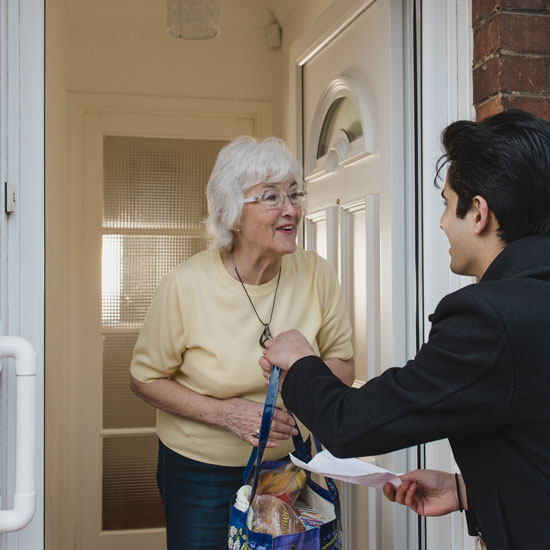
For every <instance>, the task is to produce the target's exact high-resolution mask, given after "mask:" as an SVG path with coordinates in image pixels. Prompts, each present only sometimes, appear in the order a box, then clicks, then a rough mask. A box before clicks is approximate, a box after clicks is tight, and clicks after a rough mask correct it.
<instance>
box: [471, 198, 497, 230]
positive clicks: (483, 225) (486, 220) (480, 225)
mask: <svg viewBox="0 0 550 550" xmlns="http://www.w3.org/2000/svg"><path fill="white" fill-rule="evenodd" d="M472 209H473V212H474V233H475V234H476V235H481V234H482V233H483V232H484V231H485V230H486V229H487V227H488V226H490V225H491V222H492V220H493V218H494V215H493V213H492V212H491V210H490V208H489V205H488V204H487V201H486V200H485V198H484V197H482V196H481V195H476V196H475V197H474V198H473V199H472Z"/></svg>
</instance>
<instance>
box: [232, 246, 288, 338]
mask: <svg viewBox="0 0 550 550" xmlns="http://www.w3.org/2000/svg"><path fill="white" fill-rule="evenodd" d="M231 261H232V262H233V268H234V269H235V274H236V275H237V278H238V279H239V281H240V283H241V285H242V287H243V290H244V292H245V294H246V297H247V298H248V301H249V302H250V305H251V306H252V309H253V310H254V313H255V314H256V317H257V318H258V321H260V323H261V324H262V325H263V327H264V330H263V331H262V334H261V336H260V346H262V348H265V342H266V340H271V339H272V338H273V336H271V331H270V330H269V324H270V323H271V319H273V310H274V309H275V300H276V299H277V290H279V281H280V280H281V268H282V266H281V267H280V268H279V275H278V276H277V286H276V287H275V294H274V295H273V305H272V306H271V314H270V316H269V321H268V322H267V323H265V322H264V321H262V319H261V318H260V316H259V315H258V312H257V311H256V308H255V307H254V302H252V298H251V297H250V294H248V291H247V290H246V287H245V286H244V283H243V280H242V279H241V276H240V275H239V270H238V269H237V264H235V258H234V257H233V251H232V252H231Z"/></svg>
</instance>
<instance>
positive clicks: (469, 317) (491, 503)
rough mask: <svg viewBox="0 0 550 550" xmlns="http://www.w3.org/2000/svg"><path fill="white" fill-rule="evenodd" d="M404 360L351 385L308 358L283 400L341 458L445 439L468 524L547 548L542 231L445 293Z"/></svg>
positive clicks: (548, 256) (548, 317)
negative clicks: (462, 485) (476, 278)
mask: <svg viewBox="0 0 550 550" xmlns="http://www.w3.org/2000/svg"><path fill="white" fill-rule="evenodd" d="M430 320H431V322H432V329H431V331H430V336H429V339H428V342H427V343H426V344H424V345H423V346H422V347H421V349H420V350H419V352H418V354H417V355H416V357H415V358H414V359H413V360H411V361H409V362H408V363H407V364H406V365H405V366H404V367H403V368H390V369H388V370H386V371H385V372H384V373H383V374H382V375H381V376H378V377H377V378H374V379H372V380H370V381H369V382H367V383H366V384H365V385H364V386H363V387H362V388H359V389H353V388H349V387H348V386H346V385H345V384H343V383H342V382H341V381H340V380H338V379H337V378H336V377H335V376H334V375H333V374H332V373H331V372H330V370H329V369H328V368H327V367H326V366H325V365H324V363H323V362H322V361H321V360H320V359H319V358H317V357H313V356H312V357H305V358H303V359H301V360H299V361H297V362H296V364H295V365H294V366H293V368H291V369H290V371H289V372H288V373H287V375H286V378H285V381H284V384H283V387H282V395H283V399H284V401H285V404H286V406H287V407H288V408H289V409H290V410H291V411H293V412H294V413H295V414H296V415H297V416H298V417H299V418H300V419H301V420H302V421H303V422H304V424H305V425H306V426H307V427H308V428H309V429H310V430H311V431H312V432H313V433H315V434H316V435H317V437H318V438H319V439H320V440H321V442H322V443H323V444H324V445H325V446H326V447H327V448H328V449H329V450H330V451H331V452H332V453H333V454H334V455H335V456H338V457H353V456H364V455H376V454H382V453H387V452H390V451H395V450H397V449H401V448H405V447H409V446H412V445H417V444H420V443H426V442H428V441H434V440H438V439H443V438H448V439H449V442H450V444H451V446H452V449H453V454H454V456H455V460H456V462H457V464H458V466H459V467H460V470H461V472H462V474H463V476H464V480H465V482H466V487H467V494H468V506H469V513H468V520H469V521H468V523H469V527H470V533H471V534H476V533H477V531H478V530H479V531H480V532H481V534H482V536H483V539H484V541H485V543H486V544H487V546H488V548H489V550H508V549H525V550H543V549H544V550H548V548H550V237H548V236H532V237H526V238H524V239H519V240H517V241H514V242H513V243H511V244H509V245H508V246H507V247H506V248H505V249H504V250H503V251H502V252H501V253H500V254H499V256H498V257H497V258H496V259H495V260H494V262H493V263H492V264H491V265H490V266H489V268H488V270H487V271H486V273H485V275H484V276H483V278H482V279H481V281H480V283H479V284H474V285H470V286H467V287H465V288H462V289H460V290H458V291H456V292H453V293H452V294H449V295H448V296H446V297H445V298H444V299H443V300H441V302H440V303H439V305H438V306H437V308H436V310H435V312H434V314H433V315H432V316H431V318H430Z"/></svg>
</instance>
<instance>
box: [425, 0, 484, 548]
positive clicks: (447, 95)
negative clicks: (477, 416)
mask: <svg viewBox="0 0 550 550" xmlns="http://www.w3.org/2000/svg"><path fill="white" fill-rule="evenodd" d="M417 3H418V2H417ZM421 4H422V7H421V10H422V14H421V21H422V30H421V43H420V45H421V50H422V61H421V65H422V67H421V73H422V79H421V80H422V84H421V93H420V95H421V98H420V112H419V113H418V114H419V115H420V117H419V119H420V120H421V121H422V126H421V129H420V131H421V136H422V158H421V174H422V183H421V185H422V191H421V193H422V206H421V209H422V229H423V238H422V242H423V250H422V258H423V284H422V296H423V312H422V313H423V319H422V320H421V325H422V326H423V330H424V335H423V336H424V340H426V339H427V337H428V333H429V329H430V323H429V322H428V315H429V314H430V313H432V312H433V311H434V309H435V307H436V305H437V303H438V302H439V300H440V299H441V298H442V297H443V296H444V295H446V294H448V293H449V292H452V291H454V290H456V289H458V288H460V287H461V286H464V285H465V284H470V283H471V282H472V279H471V278H467V277H458V276H457V275H454V274H453V273H451V271H450V269H449V254H448V248H449V245H448V242H447V238H446V237H445V235H444V234H443V232H442V231H439V230H438V229H437V228H438V227H439V218H440V216H441V213H442V203H441V199H440V194H439V192H438V191H437V190H436V189H434V186H433V177H434V172H435V170H434V168H435V162H436V160H437V158H438V157H439V156H440V155H441V152H442V150H441V143H440V135H441V131H442V130H443V129H444V128H445V127H446V126H447V125H448V124H450V123H451V122H453V121H455V120H459V119H469V120H474V119H475V110H474V107H473V100H472V48H473V47H472V42H473V35H472V25H471V21H472V15H471V2H470V1H464V0H422V2H421ZM424 454H425V463H424V465H423V467H425V468H431V469H439V470H445V471H458V469H457V468H456V464H455V462H454V460H453V456H452V452H451V449H450V446H449V444H448V442H447V441H446V440H445V441H441V442H436V443H430V444H428V445H426V446H425V450H424ZM425 523H426V530H425V535H426V539H425V541H426V548H427V550H432V549H438V548H449V549H450V550H473V549H474V548H475V547H476V546H475V545H476V542H475V539H474V538H473V537H470V536H469V535H468V534H467V528H466V520H465V518H464V514H450V515H447V516H443V517H441V518H429V519H427V520H426V522H425Z"/></svg>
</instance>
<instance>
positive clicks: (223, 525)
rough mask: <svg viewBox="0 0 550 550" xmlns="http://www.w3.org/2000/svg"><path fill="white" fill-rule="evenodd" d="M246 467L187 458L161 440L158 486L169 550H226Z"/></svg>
mask: <svg viewBox="0 0 550 550" xmlns="http://www.w3.org/2000/svg"><path fill="white" fill-rule="evenodd" d="M243 473H244V468H243V467H240V466H239V467H231V466H216V465H214V464H205V463H203V462H197V461H195V460H191V459H189V458H186V457H184V456H182V455H180V454H178V453H176V452H174V451H172V450H171V449H169V448H168V447H166V445H164V444H163V443H162V441H160V440H159V454H158V466H157V483H158V486H159V490H160V495H161V497H162V502H163V504H164V511H165V514H166V540H167V549H168V550H199V549H200V550H225V549H226V548H227V530H228V523H229V503H230V500H231V497H232V496H233V494H234V493H235V492H236V491H237V490H238V489H239V487H240V486H241V485H242V484H243Z"/></svg>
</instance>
